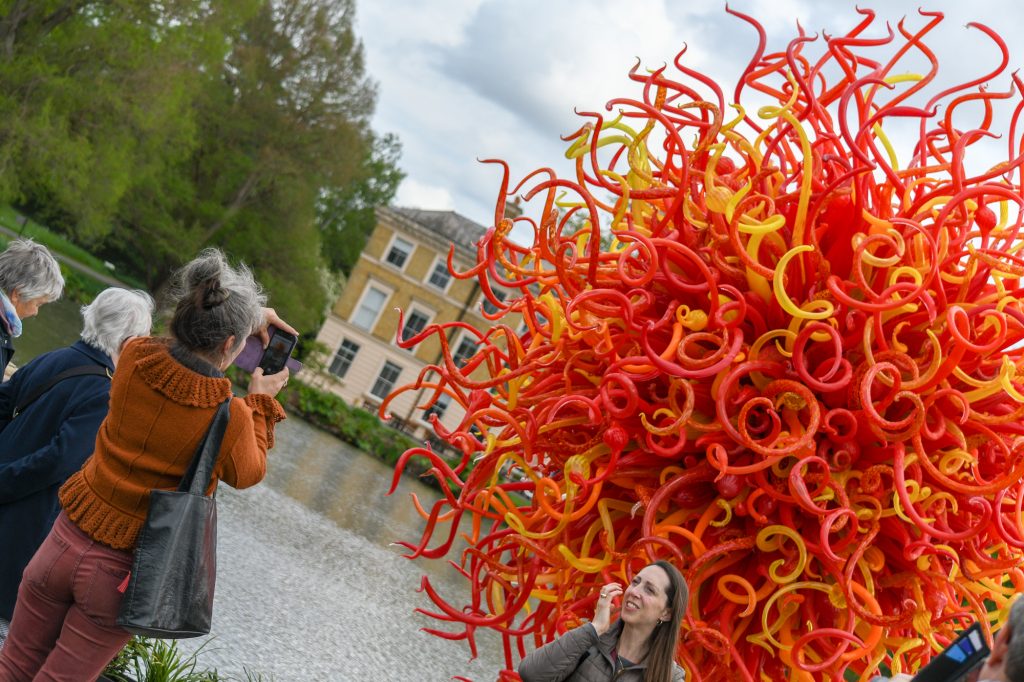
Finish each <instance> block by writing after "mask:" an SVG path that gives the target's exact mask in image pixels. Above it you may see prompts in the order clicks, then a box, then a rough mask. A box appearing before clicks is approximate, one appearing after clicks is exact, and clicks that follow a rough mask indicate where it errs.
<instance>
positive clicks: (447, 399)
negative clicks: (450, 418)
mask: <svg viewBox="0 0 1024 682" xmlns="http://www.w3.org/2000/svg"><path fill="white" fill-rule="evenodd" d="M442 401H444V402H443V403H442ZM438 405H440V406H441V411H440V412H436V411H435V409H436V408H437V406H438ZM451 406H452V397H451V396H450V395H448V394H447V393H444V392H442V393H441V395H439V396H437V402H436V403H434V404H433V405H431V406H430V408H429V409H426V410H422V411H421V412H420V415H419V418H420V421H421V422H423V423H424V424H429V423H430V415H431V414H436V415H437V418H438V420H442V421H443V420H444V415H445V414H447V413H448V408H449V407H451Z"/></svg>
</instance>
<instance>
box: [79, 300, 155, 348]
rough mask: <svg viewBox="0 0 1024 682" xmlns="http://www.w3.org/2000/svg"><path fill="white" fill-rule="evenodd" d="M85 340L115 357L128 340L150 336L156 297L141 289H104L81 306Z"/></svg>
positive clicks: (83, 337)
mask: <svg viewBox="0 0 1024 682" xmlns="http://www.w3.org/2000/svg"><path fill="white" fill-rule="evenodd" d="M82 320H83V321H84V324H83V326H82V340H83V341H85V342H86V343H88V344H89V345H91V346H95V347H96V348H99V349H100V350H101V351H103V352H104V353H106V354H107V355H109V356H110V357H114V355H116V354H117V352H118V351H119V350H120V349H121V344H122V343H124V341H125V339H128V338H130V337H132V336H149V333H150V332H151V331H152V329H153V298H152V297H151V296H150V295H149V294H147V293H146V292H145V291H141V290H139V289H119V288H117V287H112V288H110V289H104V290H103V291H101V292H100V293H99V295H98V296H96V298H95V299H93V302H92V303H90V304H89V305H85V306H82Z"/></svg>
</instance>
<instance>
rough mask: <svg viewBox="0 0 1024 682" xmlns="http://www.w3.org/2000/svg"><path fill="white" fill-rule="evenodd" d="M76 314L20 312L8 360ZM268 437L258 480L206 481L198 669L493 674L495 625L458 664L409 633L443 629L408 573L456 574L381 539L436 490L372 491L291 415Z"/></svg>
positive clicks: (403, 530)
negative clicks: (206, 547)
mask: <svg viewBox="0 0 1024 682" xmlns="http://www.w3.org/2000/svg"><path fill="white" fill-rule="evenodd" d="M80 325H81V319H80V317H79V314H78V306H77V305H76V304H73V303H69V302H67V301H58V302H56V303H52V304H48V305H47V306H46V307H44V308H43V310H42V313H41V314H40V316H39V317H37V318H33V319H30V320H28V321H26V325H25V334H24V336H23V337H22V338H20V339H19V340H18V352H17V355H16V358H15V359H16V360H17V361H18V362H19V363H20V364H24V363H25V362H27V361H28V360H29V359H31V357H34V356H35V355H38V354H39V353H42V352H45V351H47V350H52V349H53V348H57V347H60V346H63V345H67V344H69V343H71V342H73V341H74V340H75V339H77V338H78V334H79V331H80ZM276 436H277V442H276V445H275V447H274V449H273V450H272V451H271V452H270V456H269V460H268V474H267V478H266V480H265V481H264V482H263V483H262V484H260V485H259V486H256V487H255V488H251V489H248V490H242V491H235V490H233V489H231V488H229V487H227V486H221V488H220V490H219V491H218V535H219V552H218V564H219V566H218V579H217V593H216V599H215V607H214V608H215V611H214V623H213V635H212V636H211V637H207V638H200V639H196V640H186V641H183V642H182V643H181V646H182V648H183V649H184V650H186V651H188V652H192V651H195V650H196V649H198V648H202V651H201V652H200V654H199V666H200V667H207V668H216V669H217V670H218V672H220V673H222V674H226V675H231V676H234V677H236V678H239V679H243V680H244V679H245V669H248V670H249V671H251V672H252V673H262V674H263V675H264V676H265V677H264V679H265V680H269V679H274V680H276V681H277V682H293V681H297V680H302V681H317V682H348V681H349V680H352V681H359V682H364V681H369V682H374V681H376V680H380V681H381V682H384V681H385V680H403V681H415V682H428V681H429V682H433V681H434V680H437V681H439V682H440V681H441V680H449V679H451V677H452V676H455V675H462V676H464V677H468V678H471V679H474V680H476V681H477V682H484V681H488V680H494V679H496V677H497V671H498V670H499V669H500V668H501V667H503V655H502V654H501V645H500V640H498V638H497V637H494V636H489V633H478V646H479V653H480V657H479V658H478V659H476V660H474V661H472V662H470V661H469V656H470V652H469V648H468V646H467V645H466V644H465V643H464V642H452V641H448V640H443V639H440V638H437V637H434V636H431V635H427V634H425V633H423V632H421V631H420V628H423V627H436V628H439V629H446V628H445V625H444V624H443V623H439V622H438V621H434V620H432V619H429V618H426V617H425V616H422V615H419V614H416V613H414V609H415V608H417V607H420V608H424V609H428V610H432V609H431V607H432V605H431V603H430V600H429V599H428V598H427V597H426V595H425V594H421V593H419V592H417V588H418V587H419V585H420V577H421V575H422V574H424V573H426V574H428V575H429V576H430V578H431V582H432V583H433V584H434V585H435V587H436V588H437V589H438V591H439V592H440V593H441V594H442V595H444V596H446V597H448V598H449V599H451V601H452V602H453V603H455V604H463V603H465V602H466V601H467V600H468V591H467V588H466V583H465V581H464V580H463V579H462V577H461V576H459V575H458V574H457V573H456V572H455V570H454V569H452V568H451V567H450V566H448V565H447V564H446V563H445V562H443V561H424V560H417V561H415V562H412V561H409V560H407V559H405V558H403V557H402V556H401V553H402V552H403V550H402V549H401V548H399V547H395V546H393V545H392V544H391V543H393V542H394V541H396V540H405V541H410V542H415V541H417V540H418V539H419V537H420V532H421V530H422V528H423V526H424V522H423V520H422V519H421V518H420V517H419V515H418V514H417V513H416V511H415V509H414V508H413V506H412V502H411V501H410V499H409V496H410V494H412V493H415V494H417V495H419V496H420V498H421V500H422V501H423V504H424V506H427V507H429V505H430V504H431V503H432V502H433V501H434V500H435V499H437V497H438V493H437V492H435V491H434V490H432V489H430V488H427V487H426V486H424V485H422V484H421V483H419V482H418V481H415V480H412V481H404V480H403V481H402V482H401V483H400V484H399V488H398V490H397V491H396V492H395V494H394V495H392V496H390V497H385V495H384V493H385V492H386V491H387V488H388V487H389V486H390V483H391V469H390V468H389V467H387V466H385V465H384V464H382V463H381V462H380V461H378V460H376V459H374V458H372V457H370V456H369V455H367V454H365V453H363V452H360V451H358V450H356V449H354V448H352V447H350V446H348V445H346V444H345V443H342V442H341V441H339V440H337V439H336V438H334V437H333V436H331V435H329V434H326V433H324V432H322V431H319V430H318V429H316V428H314V427H312V426H310V425H309V424H307V423H305V422H303V421H301V420H299V419H298V418H296V417H291V418H289V419H288V420H287V421H284V422H282V423H280V424H278V425H277V430H276ZM271 676H272V677H271Z"/></svg>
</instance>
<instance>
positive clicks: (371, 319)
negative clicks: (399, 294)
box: [352, 286, 388, 331]
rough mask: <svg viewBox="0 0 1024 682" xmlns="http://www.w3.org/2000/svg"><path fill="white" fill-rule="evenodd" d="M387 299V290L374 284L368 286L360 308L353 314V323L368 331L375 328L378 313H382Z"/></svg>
mask: <svg viewBox="0 0 1024 682" xmlns="http://www.w3.org/2000/svg"><path fill="white" fill-rule="evenodd" d="M386 300H388V295H387V292H384V291H381V290H380V289H378V288H377V287H374V286H371V287H367V289H366V293H364V294H363V300H362V301H360V302H359V308H358V309H356V314H355V315H353V316H352V324H354V325H355V326H357V327H359V328H360V329H365V330H366V331H370V330H371V329H373V325H374V323H375V322H376V321H377V315H379V314H380V309H381V308H383V307H384V301H386Z"/></svg>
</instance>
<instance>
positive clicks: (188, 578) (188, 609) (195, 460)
mask: <svg viewBox="0 0 1024 682" xmlns="http://www.w3.org/2000/svg"><path fill="white" fill-rule="evenodd" d="M230 403H231V399H230V398H229V399H228V400H226V401H224V402H223V403H221V405H220V407H218V408H217V413H216V415H214V418H213V422H212V423H211V424H210V428H209V430H208V431H207V432H206V437H205V438H204V439H203V441H202V442H201V443H200V444H199V447H198V448H197V449H196V454H195V455H194V456H193V457H192V463H191V465H190V466H189V469H188V471H187V472H185V476H184V477H182V479H181V483H180V485H178V489H177V490H153V491H151V493H150V500H149V514H148V515H147V516H146V522H145V524H144V525H143V526H142V530H140V531H139V538H138V541H137V542H136V544H135V558H134V561H133V563H132V572H131V576H130V577H129V580H128V589H127V590H126V591H125V595H124V600H123V601H122V602H121V611H120V613H119V614H118V617H117V624H118V625H119V626H120V627H122V628H124V629H125V630H127V631H128V632H130V633H132V634H134V635H145V636H147V637H158V638H160V639H185V638H188V637H199V636H201V635H206V634H209V632H210V622H211V621H212V619H213V588H214V584H215V583H216V580H217V504H216V500H214V498H213V496H212V495H211V496H210V497H207V496H206V488H207V487H208V486H209V484H210V478H211V476H212V475H213V466H214V464H215V463H216V461H217V455H218V453H219V452H220V444H221V441H222V440H223V438H224V430H225V429H226V428H227V424H228V417H229V414H230V410H231V408H230Z"/></svg>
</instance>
